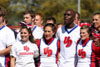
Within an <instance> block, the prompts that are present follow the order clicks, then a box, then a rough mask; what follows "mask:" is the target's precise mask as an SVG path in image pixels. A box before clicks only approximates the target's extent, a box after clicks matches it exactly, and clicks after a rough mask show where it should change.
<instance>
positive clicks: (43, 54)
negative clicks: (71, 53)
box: [37, 38, 60, 67]
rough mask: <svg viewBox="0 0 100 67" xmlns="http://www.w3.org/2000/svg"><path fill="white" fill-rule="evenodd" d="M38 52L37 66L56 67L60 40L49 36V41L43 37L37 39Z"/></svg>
mask: <svg viewBox="0 0 100 67" xmlns="http://www.w3.org/2000/svg"><path fill="white" fill-rule="evenodd" d="M37 45H38V47H39V53H40V63H39V64H40V65H39V67H57V64H58V53H59V51H60V41H59V40H57V39H56V38H51V39H50V41H49V43H48V44H47V41H46V40H44V39H40V40H38V41H37Z"/></svg>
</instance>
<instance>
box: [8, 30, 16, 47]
mask: <svg viewBox="0 0 100 67" xmlns="http://www.w3.org/2000/svg"><path fill="white" fill-rule="evenodd" d="M14 42H15V36H14V32H13V31H11V30H9V32H7V35H6V45H7V47H8V46H10V45H13V44H14Z"/></svg>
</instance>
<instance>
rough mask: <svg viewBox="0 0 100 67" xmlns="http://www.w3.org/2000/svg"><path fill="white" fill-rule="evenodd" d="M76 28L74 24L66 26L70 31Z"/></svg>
mask: <svg viewBox="0 0 100 67" xmlns="http://www.w3.org/2000/svg"><path fill="white" fill-rule="evenodd" d="M74 26H75V24H74V23H72V24H70V25H66V28H68V29H70V28H73V27H74Z"/></svg>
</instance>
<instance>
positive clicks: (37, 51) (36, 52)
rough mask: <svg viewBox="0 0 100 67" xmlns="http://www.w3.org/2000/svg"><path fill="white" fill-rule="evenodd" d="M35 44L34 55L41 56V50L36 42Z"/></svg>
mask: <svg viewBox="0 0 100 67" xmlns="http://www.w3.org/2000/svg"><path fill="white" fill-rule="evenodd" d="M34 45H35V50H34V57H38V56H39V50H38V47H37V45H36V44H34Z"/></svg>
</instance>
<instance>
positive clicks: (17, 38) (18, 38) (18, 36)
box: [16, 32, 21, 41]
mask: <svg viewBox="0 0 100 67" xmlns="http://www.w3.org/2000/svg"><path fill="white" fill-rule="evenodd" d="M19 40H21V36H20V32H18V34H17V37H16V41H19Z"/></svg>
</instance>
